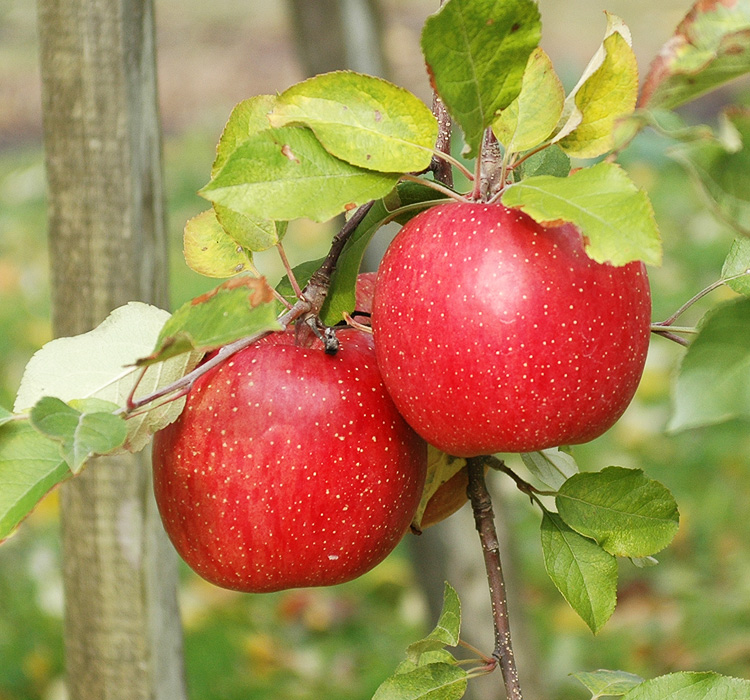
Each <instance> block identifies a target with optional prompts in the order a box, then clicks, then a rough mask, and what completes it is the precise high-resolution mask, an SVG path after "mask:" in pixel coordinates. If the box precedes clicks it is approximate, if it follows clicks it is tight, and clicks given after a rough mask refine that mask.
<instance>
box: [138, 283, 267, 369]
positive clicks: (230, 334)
mask: <svg viewBox="0 0 750 700" xmlns="http://www.w3.org/2000/svg"><path fill="white" fill-rule="evenodd" d="M277 330H281V326H280V325H279V323H278V321H277V320H276V304H275V299H274V297H273V293H272V291H271V288H270V287H269V286H268V283H267V282H266V281H265V279H257V278H255V277H247V276H244V275H243V276H241V277H234V278H232V279H231V280H228V281H227V282H224V283H223V284H220V285H219V286H218V287H216V288H215V289H212V290H211V291H210V292H207V293H206V294H203V295H202V296H200V297H196V298H195V299H192V300H190V301H188V302H186V303H185V304H183V305H182V306H181V307H180V308H179V309H177V311H175V313H174V315H173V316H172V317H171V318H170V319H169V320H168V321H167V322H166V323H165V324H164V327H163V328H162V329H161V332H160V333H159V337H158V339H157V341H156V344H155V350H154V352H153V353H152V354H151V355H149V356H148V357H142V358H141V359H139V360H138V363H137V364H138V365H139V366H148V365H151V364H153V363H155V362H163V361H164V360H166V359H168V358H170V357H174V356H176V355H180V354H182V353H186V352H193V351H198V352H200V353H201V354H202V353H205V352H208V351H210V350H215V349H216V348H219V347H221V346H222V345H226V344H227V343H231V342H232V341H234V340H239V339H240V338H244V337H247V336H251V335H255V334H256V333H264V332H266V331H277Z"/></svg>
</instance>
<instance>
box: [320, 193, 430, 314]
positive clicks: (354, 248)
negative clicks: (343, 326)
mask: <svg viewBox="0 0 750 700" xmlns="http://www.w3.org/2000/svg"><path fill="white" fill-rule="evenodd" d="M442 198H443V197H441V195H440V194H439V193H437V192H435V190H433V189H432V188H430V187H428V186H427V185H420V184H417V183H413V182H401V183H399V184H398V186H397V187H396V188H395V189H394V190H393V191H391V192H390V193H389V194H388V196H387V197H386V198H385V199H382V200H379V201H377V202H375V203H374V204H373V206H372V208H371V209H370V211H369V212H367V215H366V216H365V217H364V219H363V220H362V221H361V222H360V224H359V226H357V229H356V230H355V231H354V233H353V234H352V235H351V236H350V237H349V239H348V240H347V242H346V244H345V246H344V249H343V250H342V252H341V255H340V256H339V259H338V262H337V263H336V269H335V270H334V272H333V276H332V278H331V286H330V288H329V290H328V295H327V296H326V300H325V302H324V304H323V308H322V309H321V312H320V318H321V320H322V321H323V323H326V324H328V325H331V326H333V325H335V324H336V323H338V322H339V321H341V319H342V316H343V314H344V312H346V313H351V312H352V311H353V310H354V305H355V293H354V290H355V287H356V283H357V275H358V274H359V270H360V268H361V266H362V257H363V256H364V254H365V249H366V248H367V246H368V244H369V243H370V241H371V240H372V237H373V236H374V235H375V234H376V233H377V231H378V230H379V229H380V228H381V227H382V226H383V225H384V224H385V223H387V222H389V221H391V220H397V221H398V222H399V223H401V224H403V223H405V221H406V220H407V219H408V218H409V216H413V215H415V214H416V213H418V212H419V211H421V210H422V209H424V208H426V207H427V206H429V205H430V204H434V203H435V202H436V201H438V199H442ZM400 209H401V210H402V211H401V214H402V215H401V216H398V215H399V210H400ZM407 210H408V213H409V216H407V215H406V214H407Z"/></svg>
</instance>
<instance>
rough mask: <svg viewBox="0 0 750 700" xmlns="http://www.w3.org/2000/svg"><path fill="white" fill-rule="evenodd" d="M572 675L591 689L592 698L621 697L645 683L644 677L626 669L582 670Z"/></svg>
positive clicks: (593, 699)
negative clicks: (627, 671)
mask: <svg viewBox="0 0 750 700" xmlns="http://www.w3.org/2000/svg"><path fill="white" fill-rule="evenodd" d="M572 675H573V678H575V679H576V680H578V681H580V682H581V683H582V684H583V685H584V686H585V687H586V688H587V689H588V690H589V691H590V693H591V700H599V698H614V697H621V696H622V695H625V693H627V692H628V691H629V690H632V689H633V688H635V687H636V686H637V685H640V684H641V683H643V678H641V677H640V676H636V675H635V674H634V673H626V672H625V671H607V670H599V671H580V672H579V673H574V674H572Z"/></svg>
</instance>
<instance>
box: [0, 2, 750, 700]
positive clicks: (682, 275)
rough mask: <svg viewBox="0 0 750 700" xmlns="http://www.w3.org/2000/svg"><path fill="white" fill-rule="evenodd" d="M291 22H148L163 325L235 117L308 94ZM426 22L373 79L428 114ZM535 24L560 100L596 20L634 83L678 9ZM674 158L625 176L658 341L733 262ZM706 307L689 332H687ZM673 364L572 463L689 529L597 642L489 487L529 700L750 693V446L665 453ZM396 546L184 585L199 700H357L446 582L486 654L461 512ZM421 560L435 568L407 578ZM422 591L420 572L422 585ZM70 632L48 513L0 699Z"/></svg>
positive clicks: (23, 355) (23, 340) (7, 587)
mask: <svg viewBox="0 0 750 700" xmlns="http://www.w3.org/2000/svg"><path fill="white" fill-rule="evenodd" d="M293 4H294V3H292V2H291V0H290V1H289V2H288V3H285V2H278V1H277V2H267V1H266V0H247V1H246V2H243V3H237V2H234V1H233V0H212V2H210V3H205V2H200V1H199V0H157V1H156V10H157V23H158V29H157V32H158V61H159V80H160V100H161V108H162V118H163V124H164V132H165V154H164V155H165V176H166V183H167V197H168V208H169V227H170V235H171V243H172V259H171V267H172V274H171V289H172V303H173V306H174V307H176V306H177V305H179V304H181V303H182V302H184V301H185V300H187V299H189V298H191V297H193V296H195V295H196V294H198V293H200V292H202V291H204V290H206V289H208V288H211V287H213V286H214V285H215V283H216V282H215V281H212V280H207V279H205V278H201V277H199V276H198V275H196V274H194V273H192V272H191V271H190V270H188V269H187V267H186V266H185V265H184V263H183V261H182V258H181V251H180V245H181V231H182V227H183V225H184V222H185V221H186V219H187V218H189V217H191V216H193V215H194V214H196V213H198V212H199V211H202V210H203V209H205V208H206V206H207V205H206V203H205V202H203V201H202V200H201V199H200V198H199V197H198V196H197V195H196V194H195V192H196V190H197V189H198V188H199V187H201V186H202V185H203V184H205V182H206V181H207V179H208V175H209V171H210V167H211V162H212V160H213V156H214V148H215V144H216V141H217V140H218V137H219V135H220V133H221V130H222V128H223V125H224V122H225V121H226V118H227V116H228V115H229V112H230V110H231V108H232V107H233V105H234V104H235V103H237V102H239V101H240V100H242V99H244V98H246V97H249V96H251V95H254V94H258V93H264V92H274V91H281V90H283V89H284V88H285V87H287V86H288V85H290V84H291V83H293V82H296V81H298V80H300V79H302V78H303V77H305V75H306V68H305V66H306V65H310V64H309V60H307V61H306V60H305V58H304V53H303V52H301V51H300V46H301V43H300V40H299V38H298V36H297V35H296V33H295V29H294V27H295V26H297V25H295V23H294V22H293V16H292V11H293ZM355 4H356V3H355ZM437 4H438V3H437V0H381V2H380V3H379V6H380V9H381V12H382V16H381V18H380V20H381V26H382V37H383V48H384V51H383V55H382V56H381V57H380V59H381V64H380V70H381V71H382V72H384V73H386V74H387V77H389V78H390V79H392V80H393V81H394V82H397V83H399V84H401V85H403V86H405V87H407V88H409V89H411V90H412V91H414V92H415V93H416V94H418V95H419V96H420V97H422V98H423V99H425V100H426V101H428V100H429V98H430V96H429V89H428V85H427V80H426V76H425V72H424V69H423V64H422V59H421V55H420V53H419V43H418V40H419V31H420V28H421V24H422V22H423V20H424V18H425V16H426V15H427V14H428V13H429V12H432V11H433V10H434V9H436V7H437ZM539 4H540V7H541V11H542V18H543V21H544V33H543V36H544V39H543V45H544V47H545V48H546V49H547V51H548V52H549V53H550V55H551V56H552V59H553V61H554V62H555V65H556V67H557V69H558V72H559V73H560V75H561V77H562V78H563V81H564V82H565V84H566V86H567V87H568V88H570V87H572V85H574V84H575V82H576V81H577V79H578V76H579V75H580V72H581V70H582V69H583V67H584V66H585V64H586V63H587V61H588V59H589V57H590V56H591V54H592V53H593V52H594V51H595V50H596V48H597V46H598V45H599V42H600V41H601V36H602V34H603V31H604V26H605V20H604V17H603V15H602V13H601V10H603V9H607V10H609V11H612V12H614V13H615V14H618V15H620V16H621V17H623V19H624V20H625V21H626V22H627V23H628V24H629V26H630V27H631V29H632V32H633V40H634V48H635V49H636V53H637V54H638V57H639V60H640V62H641V67H642V72H643V73H644V74H645V71H646V68H647V64H648V62H649V61H650V59H651V58H652V57H653V55H654V53H655V52H656V51H657V50H658V47H659V46H661V44H662V43H663V42H664V41H665V40H666V39H667V38H668V37H669V35H670V34H671V32H672V30H673V28H674V26H675V25H676V23H677V22H678V21H679V20H680V19H681V17H682V15H683V14H684V13H685V11H686V10H687V4H686V3H685V2H683V1H682V0H680V1H677V0H663V1H662V2H661V3H659V4H658V5H656V4H654V3H646V2H641V1H640V0H639V1H634V0H618V1H615V0H611V1H610V2H600V1H599V0H596V1H595V0H588V1H586V0H568V1H567V2H562V1H561V0H541V2H540V3H539ZM35 22H36V18H35V8H34V3H33V2H30V1H29V0H0V404H2V405H4V406H6V407H10V406H12V403H13V397H14V394H15V391H16V389H17V387H18V383H19V381H20V377H21V373H22V371H23V367H24V365H25V363H26V362H27V361H28V359H29V357H30V356H31V354H32V353H33V352H34V351H35V350H36V349H38V348H39V347H40V346H41V345H42V344H43V343H44V342H46V341H47V340H49V338H50V324H49V292H48V284H47V277H48V270H49V264H50V261H49V260H48V259H47V255H46V240H45V236H46V232H45V228H46V224H45V219H46V213H45V176H44V169H43V151H42V144H41V114H40V88H39V82H40V80H39V68H38V59H37V44H36V26H35ZM351 58H352V57H351V56H350V57H349V59H350V60H351ZM350 65H351V63H350ZM731 100H734V101H740V102H742V103H744V104H745V105H748V106H750V97H749V96H748V83H747V82H745V83H740V84H738V85H735V86H732V87H731V88H730V89H728V90H724V91H722V92H721V93H720V94H718V95H715V96H713V97H712V98H710V99H704V100H701V101H700V102H699V103H697V104H696V105H695V106H693V107H692V108H691V111H690V112H688V113H686V116H687V117H688V118H690V119H693V120H700V121H709V122H711V121H713V120H715V118H716V114H717V112H718V110H720V108H721V106H722V104H724V103H725V102H728V101H731ZM668 145H669V144H668V143H667V142H665V141H663V140H661V139H659V138H657V137H654V136H652V135H645V136H643V137H641V138H639V139H638V140H637V141H636V142H635V143H634V144H633V146H632V147H631V148H630V149H629V150H628V151H627V152H626V154H625V155H624V157H623V161H624V162H625V163H626V164H627V166H628V168H629V170H630V172H631V174H632V176H633V177H634V178H635V179H636V180H637V181H638V183H639V184H640V185H641V186H643V187H645V188H646V189H647V190H648V191H649V193H650V194H651V196H652V199H653V201H654V206H655V209H656V214H657V219H658V221H659V223H660V225H661V228H662V235H663V238H664V244H665V249H666V256H665V257H666V261H667V262H666V263H665V265H664V266H663V267H662V268H659V269H654V270H652V271H651V279H652V284H653V287H654V319H655V320H660V319H662V318H664V317H666V316H667V315H669V313H671V312H672V311H673V310H675V309H676V308H677V307H678V306H679V305H680V304H681V303H682V302H683V301H685V300H687V299H688V298H690V297H691V296H692V295H693V294H694V293H695V292H697V291H699V290H700V289H702V288H703V287H704V286H706V285H707V284H709V283H710V282H712V281H714V280H715V279H716V278H717V277H718V276H719V272H720V270H721V265H722V262H723V258H724V256H725V255H726V253H727V251H728V249H729V246H730V244H731V241H732V235H731V232H729V231H728V230H726V229H725V228H723V227H722V226H721V225H720V224H718V223H717V222H716V221H715V220H714V219H713V218H712V217H711V216H710V214H709V213H708V212H707V211H706V210H705V209H704V208H703V207H702V205H701V202H700V198H699V197H697V196H696V195H695V193H694V191H693V190H692V189H691V187H690V185H689V183H688V182H687V179H686V176H685V175H684V174H683V172H682V171H681V170H680V169H679V167H678V166H677V165H675V164H673V163H672V162H671V161H670V160H669V159H668V157H667V156H666V155H665V150H666V148H667V147H668ZM330 235H331V231H330V230H329V229H328V228H327V227H325V226H318V225H316V226H313V225H312V224H306V223H304V222H301V223H300V222H298V223H296V224H295V225H294V226H293V227H292V230H291V232H290V234H289V237H288V239H287V241H288V242H287V244H286V247H287V251H288V252H289V253H290V257H291V258H292V262H293V263H297V262H301V261H303V260H306V259H309V258H312V257H317V256H319V255H320V254H321V253H322V251H323V250H324V249H326V247H327V242H328V240H329V239H330ZM257 260H258V263H259V266H260V267H261V268H262V269H263V270H264V271H265V272H266V273H267V274H268V275H269V277H270V278H271V279H272V281H275V278H277V277H278V275H279V269H278V266H277V264H276V261H275V260H274V258H273V255H265V256H264V255H260V256H258V259H257ZM52 264H54V261H52ZM722 294H724V295H728V294H729V292H722V291H719V292H715V293H714V294H713V296H711V297H710V299H709V303H713V302H716V301H718V300H720V299H721V298H722ZM705 308H706V306H702V307H700V308H699V309H696V310H694V311H691V314H690V318H687V319H685V321H686V323H688V322H694V321H695V320H697V318H698V317H699V315H700V311H701V309H705ZM680 355H681V350H680V348H678V347H677V346H675V345H672V344H670V343H669V342H668V341H666V340H662V339H659V338H655V339H654V340H653V342H652V352H651V354H650V357H649V363H648V366H647V370H646V374H645V376H644V379H643V382H642V384H641V387H640V389H639V393H638V395H637V398H636V400H635V402H634V404H633V405H632V406H631V408H630V409H629V410H628V412H627V413H626V415H625V416H624V417H623V419H622V420H621V421H620V422H619V423H618V425H617V426H616V427H615V428H614V429H612V430H611V431H610V433H609V434H607V435H606V436H604V437H602V438H600V439H599V440H596V441H594V442H593V443H591V444H589V445H586V446H582V447H579V448H576V450H575V456H576V457H577V459H578V460H579V463H580V464H581V465H582V467H584V468H589V469H600V468H602V467H604V466H607V465H620V466H625V467H641V468H644V469H645V470H646V472H647V473H648V475H649V476H651V477H652V478H655V479H658V480H660V481H662V482H663V483H664V484H666V485H667V486H668V487H669V488H670V489H671V490H672V491H673V493H674V494H675V496H676V498H677V501H678V503H679V504H680V510H681V514H682V522H681V528H680V533H679V535H678V537H677V539H676V540H675V542H674V543H673V545H672V546H671V547H670V548H669V549H668V550H667V551H665V552H663V553H662V554H661V555H660V556H659V559H660V562H661V563H660V565H659V566H657V567H655V568H652V569H646V570H642V569H635V568H634V567H633V566H631V565H630V564H629V563H628V562H622V564H621V567H620V571H621V584H620V594H619V605H618V608H617V611H616V612H615V614H614V616H613V618H612V620H611V621H610V622H609V623H608V625H607V626H606V627H605V629H604V631H603V632H601V633H600V635H599V636H598V637H596V638H593V637H592V635H591V634H590V633H589V631H588V629H587V628H586V627H585V625H584V624H583V623H582V622H581V621H580V620H579V619H578V618H577V617H576V616H575V614H574V613H573V612H572V611H571V610H570V609H569V608H568V607H567V605H566V604H565V603H564V601H563V600H562V598H561V597H560V596H559V594H558V593H557V592H556V590H555V589H554V586H553V585H552V583H551V582H550V581H549V579H547V577H546V574H545V573H544V569H543V564H542V559H541V551H540V547H539V542H538V539H539V538H538V527H539V520H540V517H539V514H538V513H537V512H536V511H535V510H533V509H532V508H531V507H530V506H529V503H528V501H527V500H526V499H525V498H524V497H523V496H522V495H521V494H520V493H518V492H515V491H514V490H513V488H511V487H510V486H509V485H508V484H507V483H505V482H506V481H508V480H507V479H501V478H499V477H498V478H496V479H495V484H494V486H495V490H496V492H497V499H498V500H497V503H496V511H497V512H498V516H499V520H500V525H501V527H502V529H503V531H504V532H505V533H506V539H507V542H506V548H507V549H508V550H509V551H510V552H511V553H512V555H513V558H512V560H511V561H509V562H508V563H507V566H508V569H509V571H508V574H509V578H510V582H509V585H510V589H511V595H512V601H511V604H512V606H513V607H512V610H511V614H512V619H511V623H512V625H513V626H514V630H515V631H516V633H517V635H518V636H517V642H516V643H517V646H518V655H519V664H520V667H521V673H522V675H523V676H524V679H525V681H526V683H527V696H528V697H529V698H530V700H535V698H540V699H541V698H545V700H574V699H575V698H583V697H585V693H584V692H583V690H582V689H579V687H578V686H577V684H576V682H575V681H574V680H572V679H570V678H569V677H568V674H569V673H571V672H574V671H577V670H591V669H595V668H600V667H604V668H621V669H624V670H628V671H631V672H634V673H639V674H641V675H643V676H654V675H658V674H661V673H666V672H669V671H673V670H681V669H692V670H700V669H713V670H716V671H719V672H722V673H726V674H731V675H739V676H745V677H750V519H748V518H747V515H746V514H747V511H748V505H750V435H748V426H747V424H728V425H724V426H720V427H716V428H712V429H710V430H702V431H695V432H693V433H690V434H686V435H679V436H670V437H668V436H665V435H664V433H663V426H664V424H665V422H666V418H667V415H668V391H669V380H670V376H671V373H672V372H673V370H674V367H675V364H676V362H677V361H678V360H679V357H680ZM521 469H522V468H521V467H519V470H521ZM407 540H408V541H407V542H406V543H405V544H404V545H402V546H401V547H400V548H399V550H398V551H397V552H396V553H395V554H394V555H392V556H391V557H390V558H389V559H388V560H386V561H385V562H384V563H383V564H382V565H380V566H379V567H377V568H376V569H375V570H374V571H373V572H371V573H370V574H368V575H366V576H365V577H363V578H361V579H359V580H358V581H355V582H352V583H350V584H347V585H343V586H339V587H335V588H329V589H318V590H300V591H292V592H287V593H280V594H273V595H264V596H250V595H241V594H236V593H231V592H227V591H222V590H220V589H217V588H215V587H212V586H210V585H209V584H206V583H204V582H202V581H201V580H199V579H198V578H197V577H195V576H194V575H192V574H191V573H190V572H188V571H187V570H184V571H183V587H182V593H181V603H182V614H183V617H184V624H185V631H186V653H187V665H188V683H189V687H190V692H191V697H192V698H194V699H196V700H197V699H198V698H200V699H201V700H213V699H214V698H215V699H217V700H218V699H219V698H220V699H221V700H235V699H237V700H239V698H243V700H252V699H253V698H284V699H287V698H288V699H290V700H293V699H300V700H303V699H310V700H313V699H316V700H317V699H319V698H320V697H326V698H328V699H329V700H338V699H339V698H340V699H341V700H344V699H346V700H359V699H362V700H365V699H368V698H370V697H371V695H372V693H373V692H374V689H375V688H376V687H377V685H378V684H379V683H380V682H381V681H382V680H383V679H384V678H385V677H386V676H387V675H389V674H390V673H391V672H392V671H393V669H394V668H395V666H396V664H397V663H398V662H399V661H400V659H401V658H402V655H403V650H404V647H405V646H406V645H407V644H408V643H409V642H410V641H413V640H415V639H417V638H418V637H419V635H421V634H422V633H424V632H425V631H427V630H428V629H429V628H430V627H431V625H432V624H433V623H434V614H435V613H434V600H433V599H431V598H430V596H429V595H428V594H427V593H429V591H431V590H433V588H437V589H442V581H443V578H444V577H448V578H449V579H450V580H451V582H452V583H453V584H454V585H455V586H456V587H457V588H458V590H459V594H460V595H461V596H462V598H463V600H464V605H465V607H466V608H467V613H468V614H469V617H470V619H469V620H467V621H466V624H465V630H466V637H467V638H468V639H470V640H475V639H476V640H479V643H482V644H484V648H485V649H486V651H489V650H490V649H491V645H490V642H489V641H487V640H488V638H489V637H488V635H490V634H491V630H490V627H489V626H490V622H489V619H488V618H487V614H486V613H487V611H488V605H487V603H486V601H485V598H486V596H487V593H486V590H485V587H484V586H482V585H481V575H479V576H478V575H477V560H478V557H479V544H478V542H477V541H476V534H475V532H474V529H473V524H472V522H471V517H470V514H469V513H468V512H467V509H464V510H463V511H461V512H460V513H459V514H458V515H457V516H454V518H451V519H450V520H449V521H447V523H444V524H443V525H441V526H438V527H437V528H434V529H433V530H431V531H428V532H427V533H426V534H425V535H424V536H423V537H421V538H413V537H411V536H410V537H408V538H407ZM467 550H471V554H470V555H467V554H465V552H466V551H467ZM435 551H437V552H438V555H437V559H436V558H435V554H434V552H435ZM472 557H473V558H472ZM415 558H417V559H418V560H419V561H420V562H424V561H427V562H428V564H425V565H420V566H416V567H415V566H414V563H413V562H414V560H415ZM417 571H419V572H422V574H424V573H425V572H426V573H427V579H428V580H427V581H426V582H425V580H424V578H425V577H424V575H423V576H421V577H420V576H418V575H417V573H416V572H417ZM478 579H479V583H480V585H479V586H478V587H477V580H478ZM430 584H432V585H430ZM477 590H478V592H477ZM426 592H427V593H426ZM475 601H476V602H475ZM431 605H432V607H431ZM61 611H62V591H61V581H60V561H59V547H58V533H57V514H56V497H55V494H54V493H53V494H52V495H50V496H49V497H47V499H46V500H45V501H44V502H43V503H42V505H41V506H40V507H39V508H38V509H37V510H36V511H35V513H34V514H33V515H32V516H31V517H30V518H29V519H28V520H27V521H26V522H25V523H24V525H23V526H22V527H21V528H20V530H19V532H18V534H17V535H16V536H15V537H13V538H12V539H11V540H9V541H8V542H7V543H5V544H4V545H3V546H2V547H0V700H42V699H44V700H60V699H62V698H64V697H65V696H64V690H63V686H62V674H63V659H62V640H61V626H62V621H61ZM475 617H476V618H479V619H478V620H475V619H474V618H475ZM499 683H500V679H499V677H495V678H492V679H491V680H490V682H489V685H487V684H485V686H484V687H485V690H484V691H482V686H481V685H480V686H479V688H478V691H477V695H476V697H480V696H482V692H485V695H484V696H483V697H487V694H486V693H487V692H489V693H490V694H489V697H497V695H498V693H499V692H500V691H498V690H497V688H498V684H499ZM487 687H489V688H490V689H491V690H490V691H487V690H486V688H487Z"/></svg>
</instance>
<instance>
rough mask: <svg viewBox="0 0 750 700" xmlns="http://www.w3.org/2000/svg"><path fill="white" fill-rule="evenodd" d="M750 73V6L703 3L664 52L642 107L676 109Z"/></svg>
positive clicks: (725, 0)
mask: <svg viewBox="0 0 750 700" xmlns="http://www.w3.org/2000/svg"><path fill="white" fill-rule="evenodd" d="M748 71H750V2H748V0H700V1H699V2H696V3H695V4H694V5H693V7H692V9H691V10H690V12H688V14H687V16H686V17H685V18H684V19H683V20H682V22H680V24H679V25H678V26H677V29H676V30H675V33H674V35H673V36H672V37H671V38H670V39H669V41H667V43H666V44H665V45H664V46H663V47H662V49H661V51H659V54H658V55H657V57H656V59H655V60H654V61H653V63H652V64H651V67H650V69H649V72H648V75H647V76H646V79H645V81H644V85H643V90H642V93H641V98H640V105H641V106H646V105H648V106H649V107H664V108H667V109H673V108H675V107H677V106H679V105H681V104H684V103H685V102H688V101H690V100H692V99H695V98H696V97H699V96H700V95H703V94H704V93H706V92H709V91H710V90H713V89H715V88H717V87H719V86H720V85H723V84H724V83H726V82H727V81H729V80H732V79H734V78H736V77H738V76H740V75H743V74H745V73H747V72H748Z"/></svg>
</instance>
